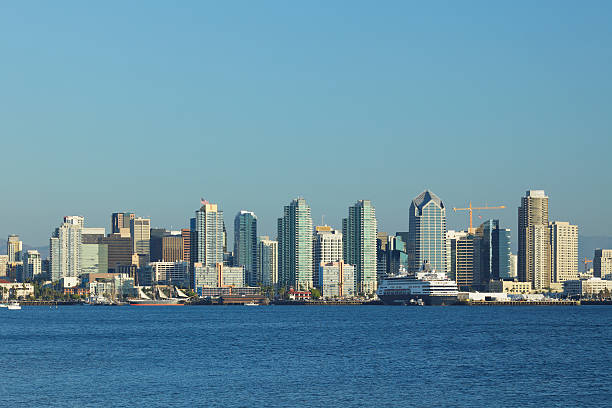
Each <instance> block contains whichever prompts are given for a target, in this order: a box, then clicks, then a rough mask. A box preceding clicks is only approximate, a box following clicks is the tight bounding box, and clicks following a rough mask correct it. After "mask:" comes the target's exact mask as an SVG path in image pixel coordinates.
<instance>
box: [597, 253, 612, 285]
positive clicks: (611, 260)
mask: <svg viewBox="0 0 612 408" xmlns="http://www.w3.org/2000/svg"><path fill="white" fill-rule="evenodd" d="M593 277H595V278H602V279H612V249H599V248H598V249H596V250H595V254H594V256H593Z"/></svg>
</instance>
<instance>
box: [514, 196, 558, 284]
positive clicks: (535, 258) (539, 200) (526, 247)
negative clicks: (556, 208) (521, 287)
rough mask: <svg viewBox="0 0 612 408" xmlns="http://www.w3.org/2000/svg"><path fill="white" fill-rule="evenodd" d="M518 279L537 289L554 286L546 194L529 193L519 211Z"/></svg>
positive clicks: (522, 199)
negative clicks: (531, 284) (552, 282)
mask: <svg viewBox="0 0 612 408" xmlns="http://www.w3.org/2000/svg"><path fill="white" fill-rule="evenodd" d="M517 255H518V279H519V281H522V282H532V283H533V288H534V289H545V288H548V287H550V283H551V263H550V255H551V252H550V234H549V232H548V196H547V195H546V194H545V193H544V191H543V190H529V191H527V192H526V193H525V197H522V198H521V206H520V207H519V209H518V254H517Z"/></svg>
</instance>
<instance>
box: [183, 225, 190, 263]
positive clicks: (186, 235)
mask: <svg viewBox="0 0 612 408" xmlns="http://www.w3.org/2000/svg"><path fill="white" fill-rule="evenodd" d="M181 237H182V239H183V261H185V262H191V230H190V229H189V228H182V229H181Z"/></svg>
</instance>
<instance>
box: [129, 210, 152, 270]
mask: <svg viewBox="0 0 612 408" xmlns="http://www.w3.org/2000/svg"><path fill="white" fill-rule="evenodd" d="M130 237H131V238H132V245H133V252H134V254H136V255H138V257H139V258H140V261H139V264H140V265H146V264H148V263H149V260H150V259H151V220H150V219H149V218H142V217H137V218H134V219H132V220H131V221H130Z"/></svg>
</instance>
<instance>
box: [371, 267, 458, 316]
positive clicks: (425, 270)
mask: <svg viewBox="0 0 612 408" xmlns="http://www.w3.org/2000/svg"><path fill="white" fill-rule="evenodd" d="M376 294H377V295H378V297H379V298H380V300H382V301H383V303H384V304H386V305H428V306H431V305H452V304H454V303H455V302H457V295H458V288H457V283H456V282H455V281H453V280H451V279H449V278H448V276H446V274H445V273H442V272H436V271H435V270H434V269H432V268H431V266H430V265H429V263H427V262H424V263H423V266H422V268H421V270H420V271H419V272H416V273H414V274H409V273H408V272H406V271H405V270H401V271H400V274H398V275H392V276H388V277H386V278H384V279H383V280H382V282H381V283H380V285H379V286H378V290H377V292H376Z"/></svg>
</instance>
